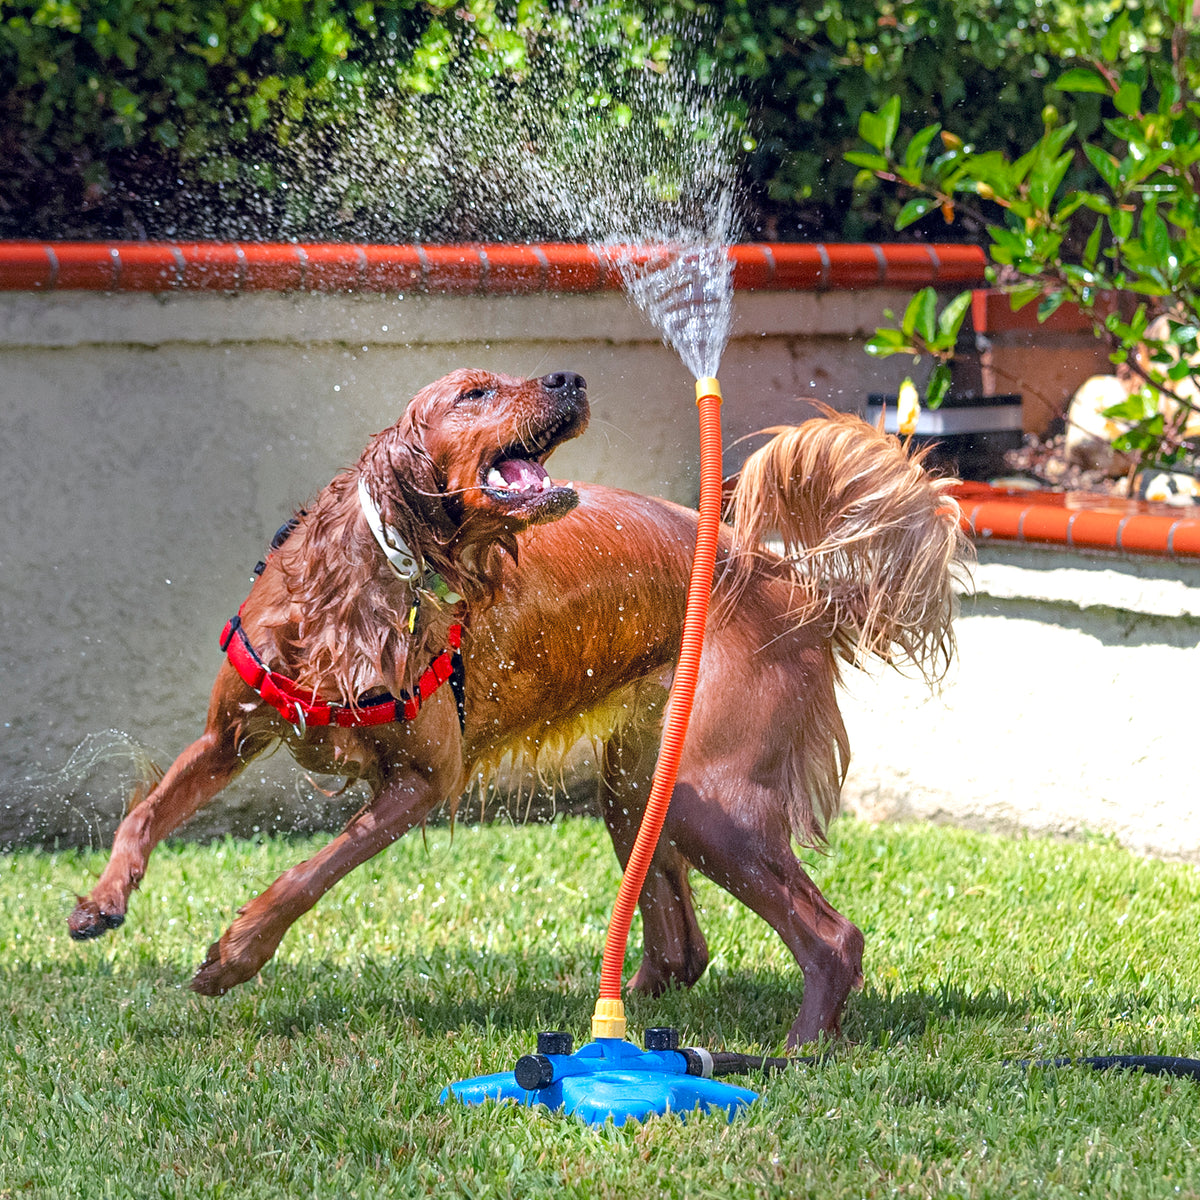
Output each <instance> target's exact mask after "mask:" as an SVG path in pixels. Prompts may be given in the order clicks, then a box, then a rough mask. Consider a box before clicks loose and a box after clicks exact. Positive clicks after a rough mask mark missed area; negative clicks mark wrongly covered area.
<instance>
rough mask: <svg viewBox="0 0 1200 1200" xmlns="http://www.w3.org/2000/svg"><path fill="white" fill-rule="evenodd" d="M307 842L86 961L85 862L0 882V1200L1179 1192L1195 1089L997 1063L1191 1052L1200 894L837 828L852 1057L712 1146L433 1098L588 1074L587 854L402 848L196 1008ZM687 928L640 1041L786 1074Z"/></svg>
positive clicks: (462, 834) (1197, 1159)
mask: <svg viewBox="0 0 1200 1200" xmlns="http://www.w3.org/2000/svg"><path fill="white" fill-rule="evenodd" d="M315 844H316V843H314V842H310V841H305V842H296V841H289V840H286V839H270V840H263V841H260V842H255V843H249V842H225V843H221V844H217V845H212V846H207V847H202V846H197V845H177V846H172V847H166V848H163V849H162V850H160V851H159V853H158V854H157V855H156V857H155V859H154V860H153V862H152V863H151V868H150V872H149V875H148V877H147V880H146V883H145V885H144V887H143V890H142V891H141V892H140V893H139V894H138V895H137V896H136V897H135V899H134V903H133V907H132V912H131V916H130V919H129V921H128V922H127V924H126V925H125V927H124V928H123V929H121V930H120V931H118V932H117V933H116V934H115V935H112V936H110V937H109V938H108V939H107V940H106V941H104V942H102V943H95V944H85V945H76V944H75V943H72V942H71V941H70V940H69V939H68V938H67V936H66V929H65V923H64V921H65V917H66V914H67V912H68V910H69V909H70V907H71V904H72V898H73V895H74V893H75V892H76V891H84V890H86V889H87V887H88V886H89V880H90V879H92V878H93V877H94V876H95V875H96V874H97V873H98V871H99V869H100V867H101V865H102V863H103V857H102V856H101V855H99V854H90V853H75V852H69V853H61V854H56V855H49V854H42V853H18V854H13V855H9V856H6V857H3V858H0V952H2V953H0V1072H2V1083H0V1197H4V1198H5V1200H7V1198H8V1197H20V1196H37V1197H55V1196H81V1197H82V1196H86V1197H100V1196H109V1195H111V1196H137V1197H142V1196H180V1197H184V1196H186V1197H204V1196H218V1195H226V1196H238V1197H242V1196H247V1197H251V1196H253V1197H259V1196H261V1197H268V1196H307V1195H315V1196H329V1197H334V1196H347V1195H364V1196H410V1195H412V1196H421V1195H437V1196H459V1195H461V1196H471V1197H476V1196H514V1197H531V1196H532V1197H538V1196H543V1195H544V1196H550V1195H565V1196H580V1197H584V1196H588V1197H590V1196H627V1197H638V1198H650V1197H655V1196H659V1195H663V1196H681V1197H682V1196H688V1197H693V1196H714V1197H726V1196H756V1197H758V1196H779V1197H784V1196H798V1195H812V1196H821V1197H861V1196H893V1195H916V1196H925V1195H930V1196H952V1195H963V1196H965V1195H974V1196H997V1197H999V1196H1005V1197H1011V1196H1022V1195H1038V1196H1063V1197H1066V1196H1080V1195H1084V1196H1102V1195H1104V1196H1143V1195H1145V1196H1164V1197H1166V1196H1180V1195H1197V1194H1200V1155H1198V1154H1197V1142H1198V1141H1200V1084H1193V1083H1190V1082H1187V1081H1182V1082H1181V1081H1171V1080H1165V1081H1164V1080H1163V1079H1160V1078H1151V1077H1145V1076H1141V1075H1135V1074H1129V1073H1124V1074H1122V1073H1108V1074H1097V1073H1094V1072H1089V1071H1087V1070H1084V1069H1080V1068H1074V1069H1069V1070H1060V1071H1049V1070H1040V1069H1039V1070H1034V1071H1030V1072H1024V1071H1022V1070H1021V1069H1020V1068H1018V1067H1016V1066H1014V1065H1011V1064H1010V1063H1009V1062H1006V1060H1009V1059H1020V1058H1039V1057H1047V1056H1060V1055H1078V1054H1086V1053H1101V1052H1107V1051H1112V1052H1125V1053H1163V1054H1183V1055H1191V1054H1193V1053H1198V1054H1200V1015H1198V1012H1197V1001H1198V999H1200V954H1198V953H1197V949H1198V947H1197V930H1198V929H1200V870H1198V869H1196V868H1194V867H1191V866H1184V865H1178V864H1165V863H1156V862H1147V861H1144V860H1142V859H1139V858H1137V857H1135V856H1133V855H1130V854H1127V853H1125V852H1124V851H1121V850H1119V849H1117V848H1115V847H1113V846H1110V845H1107V844H1089V845H1081V844H1070V843H1062V842H1050V841H1010V840H1004V839H1000V838H994V837H988V836H983V835H977V834H970V833H964V832H960V831H952V830H948V829H938V828H930V827H927V826H909V827H902V828H891V827H884V828H878V829H876V828H872V827H870V826H867V825H864V824H859V823H856V822H851V821H843V822H841V823H839V824H838V825H837V826H836V829H835V838H834V845H833V849H832V852H831V853H830V854H829V855H828V856H827V857H824V858H817V859H816V860H815V861H814V873H815V875H816V878H817V879H818V881H819V882H820V884H821V886H822V887H823V889H824V890H825V891H826V893H827V895H828V896H829V897H830V899H831V900H832V901H833V902H834V903H835V905H837V906H838V907H839V908H841V909H842V910H843V911H845V912H846V913H847V914H848V915H849V916H851V917H852V918H853V919H854V920H856V921H857V922H858V923H859V924H860V925H861V926H862V928H863V930H864V932H865V934H866V939H867V964H866V974H867V985H866V988H865V990H864V991H863V992H862V993H861V994H859V995H857V996H855V997H853V998H852V1000H851V1005H850V1009H849V1013H848V1017H847V1022H846V1032H847V1034H848V1039H847V1041H846V1042H845V1044H844V1045H842V1046H840V1047H839V1048H838V1050H837V1051H836V1053H835V1054H834V1056H833V1057H832V1059H831V1060H830V1061H828V1062H827V1063H826V1064H825V1065H823V1066H821V1067H819V1068H798V1069H796V1070H794V1071H792V1072H789V1073H788V1074H786V1075H783V1076H776V1077H772V1078H770V1079H766V1080H764V1079H762V1078H758V1079H742V1080H739V1082H743V1083H746V1084H747V1085H748V1086H751V1087H755V1088H756V1089H758V1090H759V1091H760V1092H761V1100H760V1102H759V1103H757V1104H755V1105H754V1106H753V1107H752V1108H751V1109H750V1110H749V1112H748V1114H747V1115H744V1116H742V1117H740V1118H739V1119H738V1120H737V1121H736V1122H735V1123H734V1124H732V1125H726V1124H725V1122H724V1120H723V1119H719V1118H717V1117H701V1118H695V1119H692V1120H689V1121H688V1122H687V1123H686V1124H684V1123H682V1122H681V1121H680V1120H679V1118H678V1117H675V1116H670V1117H665V1118H659V1119H654V1120H652V1121H650V1122H648V1123H647V1124H646V1125H644V1126H641V1125H637V1124H633V1123H631V1124H629V1125H627V1126H624V1127H621V1128H615V1127H613V1126H611V1125H610V1126H609V1127H607V1128H604V1129H592V1128H590V1127H587V1126H585V1125H582V1124H580V1123H579V1122H577V1121H575V1120H572V1119H568V1118H564V1117H561V1116H554V1115H551V1114H550V1113H548V1112H546V1111H545V1110H544V1109H520V1108H516V1107H501V1106H493V1105H488V1106H486V1107H483V1108H465V1107H462V1106H458V1105H453V1106H448V1107H443V1106H441V1105H439V1103H438V1096H439V1093H440V1092H441V1090H442V1088H443V1086H444V1085H445V1084H446V1083H448V1082H450V1081H451V1080H454V1079H458V1078H462V1077H465V1076H471V1075H475V1074H478V1073H480V1072H485V1071H499V1070H505V1069H508V1068H510V1067H511V1066H512V1064H513V1062H514V1061H515V1059H516V1058H517V1057H518V1056H519V1055H520V1054H522V1053H525V1052H527V1051H529V1050H531V1049H532V1048H533V1044H534V1040H535V1037H536V1033H537V1031H538V1030H539V1029H543V1028H566V1029H569V1030H571V1031H572V1032H574V1033H575V1035H576V1038H577V1040H580V1041H581V1040H584V1038H585V1035H586V1032H587V1029H588V1027H589V1019H590V1016H591V1012H592V1008H593V1005H594V1000H595V988H596V984H597V979H598V972H599V960H600V955H601V951H602V947H603V938H604V931H605V929H606V927H607V921H608V915H609V910H610V907H611V904H612V899H613V896H614V894H615V888H616V883H617V874H616V869H615V862H614V860H613V857H612V853H611V849H610V848H609V845H608V841H607V837H606V835H605V834H604V831H603V829H602V827H601V826H600V825H599V824H597V823H595V822H593V821H590V820H586V819H572V820H566V821H559V822H558V823H556V824H555V825H553V826H550V827H545V826H543V827H531V828H523V829H513V828H511V827H508V826H506V825H494V826H490V827H486V828H479V827H472V828H463V827H460V828H459V829H458V830H457V831H456V832H455V833H454V835H453V837H451V834H450V831H449V830H447V829H434V830H431V831H430V832H429V833H428V836H427V838H426V839H425V841H424V842H423V841H422V838H421V836H420V834H419V833H418V834H413V835H410V837H409V838H407V839H405V840H404V841H403V842H401V843H400V844H398V845H397V846H396V847H394V848H393V849H392V850H391V851H390V852H388V853H387V854H384V855H381V856H380V857H379V858H377V859H376V860H374V861H373V862H371V863H369V864H368V865H367V866H366V867H364V868H363V869H361V870H360V871H358V872H357V873H356V874H354V875H352V876H350V877H349V878H348V879H347V880H346V881H344V882H343V884H342V885H341V886H340V889H339V890H336V891H335V892H334V893H332V894H331V895H330V896H328V897H326V899H325V901H324V902H323V903H322V904H321V905H320V906H319V907H318V908H317V910H315V911H314V912H313V913H312V914H310V915H309V916H308V917H307V918H305V919H304V920H302V921H301V922H300V923H299V924H298V925H297V927H296V928H295V929H294V930H293V931H292V932H291V934H290V935H289V936H288V938H287V939H286V940H285V942H284V945H283V947H282V949H281V951H280V954H279V955H278V956H277V958H276V959H275V961H274V962H272V963H271V964H270V965H269V966H268V967H267V968H266V970H264V972H263V974H262V976H261V977H260V978H259V979H257V980H254V981H252V982H251V983H249V984H247V985H245V986H243V987H242V988H240V989H238V990H237V991H235V992H234V993H231V994H230V995H229V996H226V997H225V998H223V999H221V1000H207V999H201V998H199V997H196V996H194V995H193V994H192V993H190V992H189V991H188V990H187V989H186V987H185V984H186V981H187V979H188V977H189V975H190V972H191V970H192V969H194V967H195V965H196V964H197V963H198V962H199V961H200V959H201V957H202V956H203V952H204V949H205V947H206V946H207V945H208V943H209V941H210V940H212V939H213V938H214V937H215V936H216V935H217V934H218V933H219V932H220V930H221V929H222V927H223V926H224V925H225V924H226V923H227V922H228V921H229V919H230V918H231V917H232V915H233V912H234V910H235V909H236V907H237V906H238V904H240V903H242V902H243V901H244V900H245V899H247V898H248V897H249V896H250V895H252V894H253V893H254V892H255V891H256V890H258V889H260V888H262V887H263V886H264V885H265V884H266V883H268V882H269V881H270V880H271V879H272V878H273V877H274V876H275V875H276V874H277V873H278V872H279V871H280V870H282V869H283V868H285V867H286V866H287V865H289V864H290V863H292V862H295V861H298V860H299V859H301V858H303V857H305V856H306V855H307V854H309V853H311V851H312V849H313V848H314V846H315ZM698 899H699V903H700V905H701V908H702V912H701V921H702V923H703V925H704V927H705V930H706V933H707V935H708V938H709V944H710V949H711V951H712V965H711V967H710V969H709V972H708V974H707V975H706V976H705V978H704V979H703V981H702V982H701V983H700V984H699V986H698V987H696V988H695V989H694V990H693V991H692V992H690V993H679V992H677V993H672V994H671V995H669V996H667V997H665V998H663V999H662V1000H659V1001H648V1000H640V999H636V998H635V999H634V1000H632V1001H631V1003H630V1006H629V1016H630V1022H631V1033H633V1034H640V1031H641V1030H642V1029H643V1028H644V1027H645V1026H646V1025H650V1024H675V1025H678V1026H679V1027H680V1028H681V1030H682V1032H683V1037H684V1040H685V1041H686V1042H690V1043H695V1044H701V1045H705V1046H708V1047H710V1048H713V1049H722V1048H724V1049H745V1050H756V1051H768V1052H772V1053H778V1052H781V1050H782V1038H783V1036H784V1034H785V1033H786V1030H787V1027H788V1025H789V1024H790V1022H791V1020H792V1018H793V1016H794V1015H795V1010H796V1007H797V1005H798V1003H799V994H800V979H799V975H798V972H797V971H796V969H795V967H794V964H793V963H792V961H791V959H790V957H789V956H788V954H787V953H786V951H785V950H784V949H783V947H782V945H781V944H780V943H779V942H778V940H777V939H776V937H775V935H774V934H773V933H772V932H771V931H770V930H769V929H768V928H767V927H766V926H764V925H763V924H762V923H761V922H760V921H758V919H757V918H755V917H754V916H753V915H752V914H750V913H749V912H748V911H747V910H746V909H745V908H743V907H741V906H740V905H738V904H736V903H734V902H733V901H732V900H730V899H729V898H728V897H727V896H726V895H725V894H724V893H723V892H720V891H718V890H716V889H715V888H713V887H711V886H709V885H707V884H703V883H702V884H699V885H698ZM639 939H640V927H639V926H638V925H637V924H636V923H635V927H634V936H633V939H632V944H635V945H636V944H637V943H638V941H639ZM632 963H633V955H632V953H631V956H630V964H631V966H632Z"/></svg>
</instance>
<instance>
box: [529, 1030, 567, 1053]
mask: <svg viewBox="0 0 1200 1200" xmlns="http://www.w3.org/2000/svg"><path fill="white" fill-rule="evenodd" d="M574 1051H575V1040H574V1038H572V1037H571V1035H570V1034H569V1033H567V1032H566V1030H564V1029H543V1030H542V1032H541V1033H539V1034H538V1035H537V1052H538V1053H539V1054H572V1053H574Z"/></svg>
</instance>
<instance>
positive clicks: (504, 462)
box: [480, 409, 586, 517]
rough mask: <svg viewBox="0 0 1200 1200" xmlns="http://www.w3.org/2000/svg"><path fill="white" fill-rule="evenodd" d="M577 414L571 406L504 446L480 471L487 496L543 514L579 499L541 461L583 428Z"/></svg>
mask: <svg viewBox="0 0 1200 1200" xmlns="http://www.w3.org/2000/svg"><path fill="white" fill-rule="evenodd" d="M580 418H581V414H580V413H579V412H578V411H577V410H574V409H573V410H571V411H569V412H567V413H564V414H562V415H560V416H559V417H558V418H557V419H556V420H554V421H552V423H551V424H549V425H547V426H546V427H545V428H544V429H541V430H539V431H538V432H536V433H530V434H529V435H528V436H527V437H526V438H524V439H522V440H521V441H519V442H515V443H514V444H512V445H510V446H506V447H504V448H503V449H502V450H501V451H500V453H499V454H498V455H497V456H496V457H495V458H494V459H493V460H492V462H491V463H490V464H488V465H487V466H486V467H485V468H484V469H483V471H482V472H481V474H482V479H481V481H480V486H481V487H482V489H483V491H484V493H485V494H486V495H487V496H488V498H489V499H491V500H492V501H493V502H494V503H496V504H499V505H502V506H503V507H504V508H505V509H506V510H508V511H514V510H521V511H523V512H525V513H536V514H537V515H539V516H543V517H552V516H559V515H562V512H566V511H567V510H569V509H570V508H574V507H575V504H576V503H578V496H577V493H576V492H575V489H574V488H573V487H571V485H570V484H567V483H556V482H555V481H554V480H553V479H551V478H550V474H549V472H548V471H547V470H546V468H545V465H544V463H545V460H546V459H547V458H548V457H549V456H550V454H551V453H552V452H553V450H554V449H555V448H556V447H557V446H560V445H561V444H562V443H563V442H565V441H568V440H570V439H571V438H573V437H575V436H577V435H578V434H579V433H580V432H582V429H583V425H584V424H585V423H586V417H584V418H583V419H582V420H581V419H580ZM560 510H561V511H560Z"/></svg>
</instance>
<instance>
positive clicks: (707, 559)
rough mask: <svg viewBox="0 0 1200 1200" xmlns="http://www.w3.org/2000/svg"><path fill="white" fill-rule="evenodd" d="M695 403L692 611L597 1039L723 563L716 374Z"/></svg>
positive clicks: (617, 1030) (610, 1004)
mask: <svg viewBox="0 0 1200 1200" xmlns="http://www.w3.org/2000/svg"><path fill="white" fill-rule="evenodd" d="M696 404H697V406H698V407H699V409H700V520H699V522H698V523H697V526H696V555H695V558H694V559H693V560H692V575H691V580H690V582H689V584H688V594H687V610H686V612H685V614H684V618H683V639H682V642H681V644H680V650H679V662H678V664H677V665H676V668H675V678H674V681H673V682H672V684H671V704H670V708H669V711H668V713H667V720H666V724H665V725H664V727H663V736H662V745H661V746H660V748H659V752H658V765H657V766H656V767H655V770H654V782H653V784H652V785H651V788H650V798H649V800H647V802H646V811H645V814H644V815H643V817H642V824H641V827H640V828H639V829H638V835H637V839H636V840H635V842H634V844H633V850H632V852H631V853H630V855H629V862H628V863H627V864H626V866H625V874H624V876H623V877H622V879H621V886H620V888H619V890H618V891H617V900H616V904H615V905H614V906H613V915H612V920H611V921H610V922H609V926H608V937H607V939H606V941H605V944H604V962H603V965H602V967H601V969H600V996H599V999H598V1000H597V1001H596V1011H595V1014H594V1016H593V1017H592V1036H593V1037H596V1038H601V1037H605V1038H623V1037H624V1036H625V1008H624V1004H623V1002H622V1000H621V975H622V972H623V970H624V967H625V947H626V944H627V943H628V941H629V928H630V925H631V924H632V923H633V913H634V910H635V909H636V908H637V901H638V897H639V896H640V895H641V892H642V885H643V884H644V883H645V881H646V872H647V871H648V870H649V869H650V860H651V858H653V857H654V849H655V847H656V846H657V845H658V838H659V834H660V833H661V832H662V827H663V822H664V821H665V820H666V818H667V806H668V805H669V804H670V802H671V793H672V792H673V791H674V790H675V777H676V775H677V774H678V772H679V759H680V755H681V754H682V752H683V742H684V739H685V738H686V737H687V729H688V721H689V720H690V718H691V715H692V700H693V698H694V697H695V694H696V680H697V678H698V676H699V673H700V651H701V648H702V646H703V643H704V626H705V622H706V621H707V619H708V602H709V597H710V595H711V593H712V582H713V572H714V570H715V569H716V563H717V535H718V532H719V530H720V526H721V385H720V384H719V383H718V382H717V380H716V379H715V378H713V377H712V376H708V377H706V378H703V379H698V380H696Z"/></svg>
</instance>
